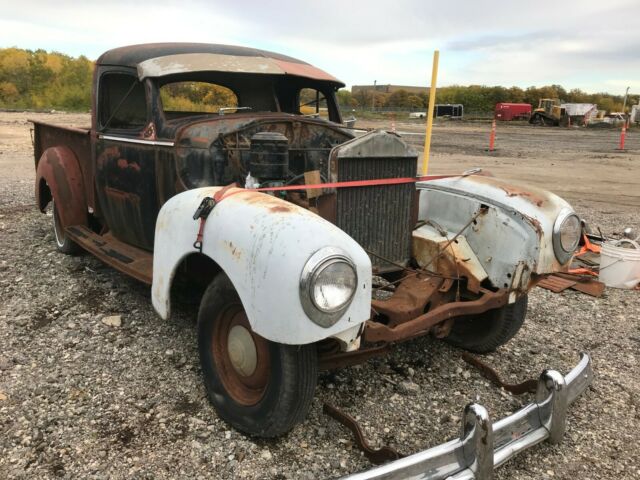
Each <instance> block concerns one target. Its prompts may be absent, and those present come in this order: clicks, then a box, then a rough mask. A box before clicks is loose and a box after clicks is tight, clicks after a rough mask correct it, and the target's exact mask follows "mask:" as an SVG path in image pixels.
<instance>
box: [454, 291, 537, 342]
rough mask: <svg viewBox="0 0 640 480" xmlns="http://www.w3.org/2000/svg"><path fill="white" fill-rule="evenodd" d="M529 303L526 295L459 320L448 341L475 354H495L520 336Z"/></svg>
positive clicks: (456, 321) (455, 323)
mask: <svg viewBox="0 0 640 480" xmlns="http://www.w3.org/2000/svg"><path fill="white" fill-rule="evenodd" d="M527 302H528V297H527V295H523V296H522V297H520V298H518V300H516V302H515V303H511V304H509V305H504V306H502V307H500V308H496V309H493V310H489V311H487V312H484V313H481V314H480V315H473V316H465V317H460V318H457V319H456V320H455V322H454V324H453V326H452V327H451V333H450V334H449V336H448V337H446V338H445V340H446V341H447V342H448V343H450V344H452V345H455V346H456V347H461V348H464V349H465V350H469V351H471V352H476V353H487V352H492V351H494V350H495V349H496V348H498V347H499V346H501V345H504V344H505V343H507V342H508V341H509V340H511V339H512V338H513V337H514V336H515V334H516V333H518V330H520V327H522V324H523V323H524V319H525V317H526V315H527Z"/></svg>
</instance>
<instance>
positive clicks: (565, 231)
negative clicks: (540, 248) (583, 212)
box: [553, 208, 582, 264]
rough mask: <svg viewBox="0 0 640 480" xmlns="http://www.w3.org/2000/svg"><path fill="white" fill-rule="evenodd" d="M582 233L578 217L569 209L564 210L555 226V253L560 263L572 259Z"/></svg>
mask: <svg viewBox="0 0 640 480" xmlns="http://www.w3.org/2000/svg"><path fill="white" fill-rule="evenodd" d="M581 232H582V225H581V223H580V218H579V217H578V215H576V213H575V212H574V211H573V210H571V209H569V208H563V209H562V210H561V211H560V213H559V214H558V217H557V218H556V221H555V223H554V224H553V251H554V253H555V255H556V258H557V259H558V261H559V262H560V263H562V264H564V263H566V262H568V261H569V260H570V259H571V257H572V256H573V252H575V250H576V248H578V243H580V235H581Z"/></svg>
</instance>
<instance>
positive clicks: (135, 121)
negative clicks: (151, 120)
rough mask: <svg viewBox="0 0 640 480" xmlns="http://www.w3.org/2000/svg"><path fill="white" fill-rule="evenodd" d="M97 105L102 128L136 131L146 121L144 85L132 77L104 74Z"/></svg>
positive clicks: (119, 74) (122, 74) (120, 74)
mask: <svg viewBox="0 0 640 480" xmlns="http://www.w3.org/2000/svg"><path fill="white" fill-rule="evenodd" d="M99 105H100V125H101V126H102V128H120V129H138V128H142V127H144V125H145V123H146V121H147V101H146V97H145V92H144V85H143V84H142V83H141V82H140V81H139V80H138V79H137V78H136V77H134V76H133V75H127V74H124V73H105V74H104V75H103V76H102V77H101V79H100V104H99Z"/></svg>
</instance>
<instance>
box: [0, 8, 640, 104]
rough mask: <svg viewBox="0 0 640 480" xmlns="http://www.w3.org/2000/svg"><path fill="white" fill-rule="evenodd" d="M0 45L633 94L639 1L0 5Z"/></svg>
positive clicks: (351, 75)
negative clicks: (193, 49)
mask: <svg viewBox="0 0 640 480" xmlns="http://www.w3.org/2000/svg"><path fill="white" fill-rule="evenodd" d="M0 11H1V12H2V14H1V16H0V48H4V47H19V48H27V49H38V48H42V49H45V50H49V51H51V50H55V51H58V52H62V53H66V54H68V55H72V56H78V55H85V56H87V57H88V58H90V59H92V60H94V59H96V58H97V57H98V56H99V55H100V54H101V53H102V52H104V51H106V50H109V49H111V48H115V47H119V46H123V45H130V44H136V43H147V42H160V41H162V42H167V41H168V42H173V41H175V42H206V43H223V44H232V45H243V46H248V47H254V48H261V49H265V50H272V51H276V52H279V53H283V54H286V55H289V56H292V57H296V58H299V59H301V60H304V61H307V62H309V63H311V64H313V65H315V66H317V67H319V68H321V69H323V70H326V71H328V72H329V73H331V74H333V75H334V76H336V77H337V78H339V79H341V80H342V81H343V82H344V83H346V84H347V85H348V86H351V85H360V84H372V83H373V82H374V80H375V81H377V83H378V84H399V85H425V86H427V85H428V84H429V82H430V78H431V62H432V56H433V50H434V49H439V50H440V68H439V75H438V85H441V86H445V85H454V84H457V85H470V84H480V85H503V86H507V87H509V86H513V85H515V86H519V87H528V86H531V85H536V86H542V85H550V84H560V85H562V86H564V87H565V88H567V89H571V88H580V89H582V90H585V91H587V92H590V93H595V92H601V91H606V92H609V93H612V94H618V95H621V94H624V91H625V89H626V87H627V86H629V87H631V90H630V91H631V93H640V0H606V1H602V0H579V1H576V0H564V1H562V0H535V1H523V0H509V1H502V0H497V1H492V2H489V1H482V0H444V1H443V0H441V1H439V2H434V1H430V0H387V1H385V2H376V1H349V0H323V1H309V0H306V1H305V0H297V1H290V0H283V1H279V2H276V1H270V0H261V1H241V0H226V1H220V0H207V1H205V0H183V1H180V2H169V1H165V0H156V1H154V2H148V1H146V0H139V1H131V0H102V1H95V0H83V1H80V0H78V1H71V0H40V1H38V0H20V1H16V0H0Z"/></svg>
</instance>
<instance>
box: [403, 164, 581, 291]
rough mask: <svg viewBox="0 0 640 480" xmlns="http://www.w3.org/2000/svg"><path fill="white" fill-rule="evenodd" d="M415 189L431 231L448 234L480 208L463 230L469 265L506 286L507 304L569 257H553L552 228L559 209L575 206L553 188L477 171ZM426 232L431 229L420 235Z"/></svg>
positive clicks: (421, 215)
mask: <svg viewBox="0 0 640 480" xmlns="http://www.w3.org/2000/svg"><path fill="white" fill-rule="evenodd" d="M417 188H418V189H419V191H420V207H419V219H422V220H428V221H429V223H430V224H431V225H433V226H434V227H435V229H434V228H433V227H430V228H432V229H433V230H434V231H438V230H442V229H443V230H445V231H446V236H447V238H452V237H453V236H454V235H455V234H456V233H458V232H459V231H460V230H461V229H463V228H464V226H465V225H466V224H467V223H468V222H469V220H470V219H471V218H473V217H474V215H476V214H477V213H478V212H479V211H481V214H480V215H478V216H477V217H476V218H475V220H474V221H473V222H472V223H471V224H470V225H469V226H468V227H467V228H466V229H464V232H463V233H462V237H463V239H464V240H463V242H464V243H465V245H466V244H468V247H470V249H471V251H472V253H473V254H474V255H475V257H473V256H472V255H468V256H470V257H472V258H471V259H472V261H473V262H472V263H470V264H469V266H470V267H473V270H474V271H476V272H480V273H482V274H483V275H486V278H488V280H489V281H490V283H491V285H492V286H493V287H494V288H500V289H502V288H506V289H508V290H509V292H510V294H511V295H510V298H509V301H510V302H513V301H515V298H516V297H517V296H518V295H520V294H524V293H526V292H527V291H528V290H529V289H530V288H532V286H533V279H534V278H535V277H536V275H544V274H548V273H553V272H557V271H562V270H564V269H566V268H567V267H568V264H569V263H570V261H571V260H570V259H569V260H568V261H567V262H565V263H564V264H560V263H559V262H558V260H557V259H556V256H555V254H554V248H553V227H554V222H555V221H556V219H557V218H558V217H559V216H560V215H561V212H563V211H565V210H567V209H569V210H571V211H573V209H572V208H571V206H570V205H569V204H568V203H567V202H566V201H565V200H563V199H562V198H560V197H558V196H557V195H554V194H553V193H551V192H548V191H545V190H542V189H536V188H533V187H520V186H517V185H515V184H513V183H510V182H506V181H504V180H499V179H497V178H493V177H486V176H478V175H472V176H467V177H452V178H446V179H441V180H434V181H431V182H422V183H418V184H417ZM427 227H429V225H427ZM429 235H433V231H432V232H428V231H425V232H424V235H423V237H428V236H429ZM414 236H415V235H414ZM420 253H421V252H414V255H416V256H417V257H420ZM423 256H424V254H423ZM474 265H475V266H474ZM534 274H535V275H534Z"/></svg>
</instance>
